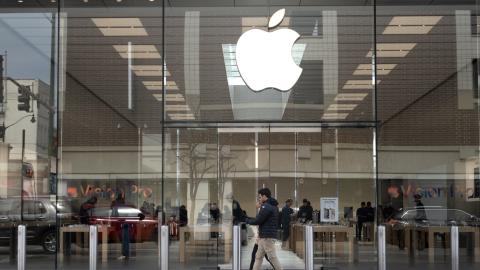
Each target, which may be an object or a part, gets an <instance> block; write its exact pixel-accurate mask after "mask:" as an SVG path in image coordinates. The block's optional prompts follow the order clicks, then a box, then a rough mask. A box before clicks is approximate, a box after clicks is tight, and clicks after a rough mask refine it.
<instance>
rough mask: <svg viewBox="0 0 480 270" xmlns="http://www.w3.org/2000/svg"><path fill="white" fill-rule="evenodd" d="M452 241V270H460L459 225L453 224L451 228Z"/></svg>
mask: <svg viewBox="0 0 480 270" xmlns="http://www.w3.org/2000/svg"><path fill="white" fill-rule="evenodd" d="M450 232H451V241H450V249H451V250H452V270H459V269H460V268H459V267H460V264H459V258H458V255H459V254H458V227H457V226H452V227H451V229H450Z"/></svg>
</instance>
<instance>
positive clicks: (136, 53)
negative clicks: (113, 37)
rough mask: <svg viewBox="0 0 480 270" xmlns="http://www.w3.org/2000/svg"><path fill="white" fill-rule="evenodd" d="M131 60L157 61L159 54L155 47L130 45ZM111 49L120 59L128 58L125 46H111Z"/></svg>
mask: <svg viewBox="0 0 480 270" xmlns="http://www.w3.org/2000/svg"><path fill="white" fill-rule="evenodd" d="M131 47H132V58H137V59H159V58H161V57H160V53H159V52H158V50H157V47H155V45H132V46H131ZM113 48H114V49H115V50H116V51H117V52H118V53H119V54H120V57H122V58H128V46H127V45H113Z"/></svg>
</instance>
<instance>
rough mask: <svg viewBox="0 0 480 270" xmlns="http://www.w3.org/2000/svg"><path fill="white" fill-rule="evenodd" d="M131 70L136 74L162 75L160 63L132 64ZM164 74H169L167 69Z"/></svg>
mask: <svg viewBox="0 0 480 270" xmlns="http://www.w3.org/2000/svg"><path fill="white" fill-rule="evenodd" d="M132 70H133V72H134V73H135V75H137V76H162V73H163V72H162V70H163V67H162V66H161V65H134V66H132ZM165 75H166V76H170V73H169V72H168V71H167V72H166V74H165Z"/></svg>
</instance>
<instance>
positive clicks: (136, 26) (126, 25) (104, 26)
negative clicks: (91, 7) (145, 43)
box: [92, 18, 148, 36]
mask: <svg viewBox="0 0 480 270" xmlns="http://www.w3.org/2000/svg"><path fill="white" fill-rule="evenodd" d="M92 21H93V23H94V24H95V25H96V26H97V27H98V29H99V30H100V32H102V34H103V35H104V36H147V35H148V34H147V31H146V30H145V28H143V24H142V22H141V21H140V19H139V18H92Z"/></svg>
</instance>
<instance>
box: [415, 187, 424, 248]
mask: <svg viewBox="0 0 480 270" xmlns="http://www.w3.org/2000/svg"><path fill="white" fill-rule="evenodd" d="M413 199H414V201H415V211H416V215H415V223H416V225H424V223H425V221H426V220H427V213H426V212H425V206H424V205H423V203H422V195H420V194H415V195H413ZM417 241H418V243H417V245H418V249H419V250H423V249H425V232H424V231H421V230H419V231H417Z"/></svg>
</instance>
